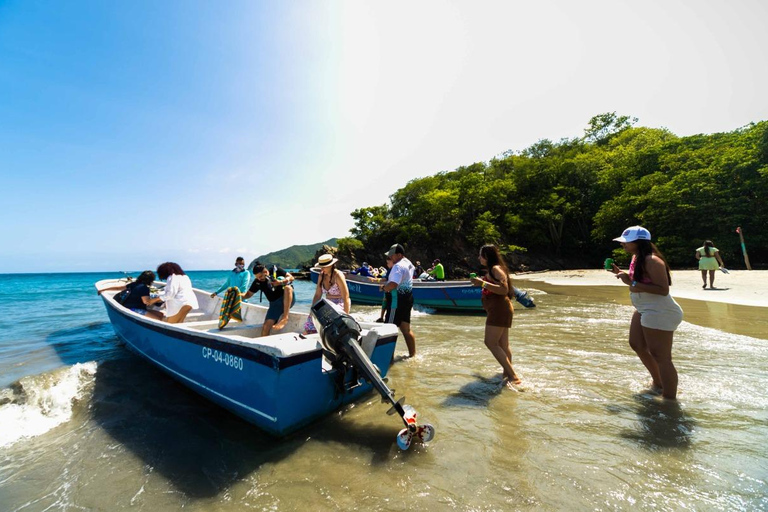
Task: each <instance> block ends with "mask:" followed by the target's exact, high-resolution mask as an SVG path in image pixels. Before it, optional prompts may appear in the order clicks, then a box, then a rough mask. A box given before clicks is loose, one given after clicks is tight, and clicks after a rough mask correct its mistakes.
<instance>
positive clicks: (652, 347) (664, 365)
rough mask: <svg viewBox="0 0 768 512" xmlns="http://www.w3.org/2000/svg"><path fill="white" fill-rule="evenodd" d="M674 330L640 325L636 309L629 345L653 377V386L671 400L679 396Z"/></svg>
mask: <svg viewBox="0 0 768 512" xmlns="http://www.w3.org/2000/svg"><path fill="white" fill-rule="evenodd" d="M673 335H674V332H673V331H662V330H660V329H649V328H648V327H643V326H642V325H640V313H638V312H637V311H635V313H634V314H633V315H632V323H631V324H630V326H629V346H630V347H632V350H634V351H635V353H636V354H637V357H639V358H640V361H642V362H643V364H644V365H645V367H646V368H647V369H648V373H650V374H651V378H652V379H653V384H652V387H653V389H654V390H656V391H659V392H660V393H661V396H663V397H664V398H667V399H669V400H675V399H676V398H677V370H676V369H675V365H674V364H672V337H673Z"/></svg>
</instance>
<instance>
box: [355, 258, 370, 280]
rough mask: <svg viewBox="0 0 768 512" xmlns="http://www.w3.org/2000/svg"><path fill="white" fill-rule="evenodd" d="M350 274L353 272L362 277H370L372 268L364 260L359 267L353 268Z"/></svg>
mask: <svg viewBox="0 0 768 512" xmlns="http://www.w3.org/2000/svg"><path fill="white" fill-rule="evenodd" d="M350 274H354V275H357V276H362V277H372V276H373V268H372V267H371V266H370V265H369V264H368V263H366V262H365V261H364V262H363V264H362V265H360V268H356V269H355V270H352V271H351V272H350Z"/></svg>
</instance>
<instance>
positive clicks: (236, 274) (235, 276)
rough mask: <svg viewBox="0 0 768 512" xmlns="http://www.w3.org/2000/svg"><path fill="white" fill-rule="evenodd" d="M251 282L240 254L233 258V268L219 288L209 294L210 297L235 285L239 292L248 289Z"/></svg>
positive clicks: (249, 274)
mask: <svg viewBox="0 0 768 512" xmlns="http://www.w3.org/2000/svg"><path fill="white" fill-rule="evenodd" d="M250 282H251V273H250V272H248V271H247V270H246V269H245V260H244V259H243V257H242V256H238V258H237V259H236V260H235V268H233V269H232V272H230V273H229V275H228V276H227V282H226V283H224V284H223V285H221V288H219V289H218V290H216V291H215V292H213V293H212V294H211V297H215V296H216V295H218V294H219V293H221V292H223V291H224V290H227V289H229V288H231V287H233V286H234V287H235V288H237V289H239V290H240V293H245V292H247V291H248V284H249V283H250Z"/></svg>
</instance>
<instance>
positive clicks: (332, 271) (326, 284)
mask: <svg viewBox="0 0 768 512" xmlns="http://www.w3.org/2000/svg"><path fill="white" fill-rule="evenodd" d="M337 261H339V260H338V259H336V258H334V257H333V255H332V254H323V255H322V256H320V258H319V259H318V260H317V264H316V265H315V266H316V267H318V268H320V269H321V272H320V278H319V279H318V280H317V288H316V289H315V296H314V297H312V304H315V303H316V302H317V301H319V300H320V298H321V297H322V296H325V298H326V299H328V301H330V302H332V303H334V304H336V305H337V306H339V307H341V308H342V309H343V310H344V312H345V313H347V314H349V308H350V306H351V305H352V304H351V301H350V299H349V288H347V280H346V278H345V277H344V272H342V271H341V270H338V269H337V268H336V262H337ZM363 265H364V266H365V265H366V264H365V263H363ZM304 332H305V333H306V334H311V333H315V332H317V328H316V327H315V323H314V322H313V321H312V315H309V316H308V317H307V321H306V322H305V323H304Z"/></svg>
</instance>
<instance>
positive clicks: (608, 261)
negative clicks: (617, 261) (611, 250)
mask: <svg viewBox="0 0 768 512" xmlns="http://www.w3.org/2000/svg"><path fill="white" fill-rule="evenodd" d="M605 270H613V258H605Z"/></svg>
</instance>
